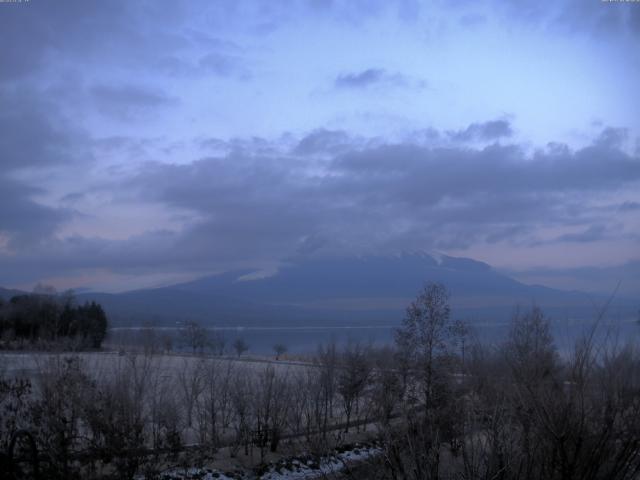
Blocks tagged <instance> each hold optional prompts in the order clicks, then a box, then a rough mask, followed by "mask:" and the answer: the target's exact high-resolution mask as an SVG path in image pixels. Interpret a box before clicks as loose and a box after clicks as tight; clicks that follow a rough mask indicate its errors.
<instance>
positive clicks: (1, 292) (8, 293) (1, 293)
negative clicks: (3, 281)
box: [0, 287, 25, 301]
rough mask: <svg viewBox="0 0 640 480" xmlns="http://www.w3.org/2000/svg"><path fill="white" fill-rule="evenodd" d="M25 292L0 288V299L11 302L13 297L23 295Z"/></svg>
mask: <svg viewBox="0 0 640 480" xmlns="http://www.w3.org/2000/svg"><path fill="white" fill-rule="evenodd" d="M24 293H25V292H22V291H20V290H15V289H8V288H2V287H0V298H1V299H2V300H5V301H6V300H9V299H10V298H11V297H15V296H16V295H22V294H24Z"/></svg>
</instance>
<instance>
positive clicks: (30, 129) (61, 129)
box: [0, 88, 83, 175]
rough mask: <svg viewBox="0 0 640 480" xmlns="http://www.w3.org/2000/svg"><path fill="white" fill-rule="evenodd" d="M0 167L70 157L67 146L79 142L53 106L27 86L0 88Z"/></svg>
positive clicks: (48, 162) (77, 134)
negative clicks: (25, 87)
mask: <svg viewBox="0 0 640 480" xmlns="http://www.w3.org/2000/svg"><path fill="white" fill-rule="evenodd" d="M0 132H2V134H1V135H0V166H2V168H3V170H4V172H0V175H2V173H6V171H7V170H10V169H15V168H22V167H33V166H38V167H42V166H51V165H55V164H60V163H64V162H68V161H70V160H71V154H70V147H71V146H72V144H74V143H76V144H77V143H82V141H83V135H82V134H81V133H80V132H78V131H74V130H73V128H72V127H71V126H70V125H69V124H68V122H67V121H66V120H65V118H64V117H62V116H61V115H60V114H59V111H58V109H57V108H56V105H55V104H53V103H51V102H50V101H48V100H47V99H46V98H45V97H44V96H42V95H40V94H39V93H38V92H33V91H32V90H28V89H21V88H15V89H14V88H7V89H4V90H0Z"/></svg>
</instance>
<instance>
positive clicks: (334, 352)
mask: <svg viewBox="0 0 640 480" xmlns="http://www.w3.org/2000/svg"><path fill="white" fill-rule="evenodd" d="M468 332H469V330H468V328H462V326H461V325H460V324H457V323H456V322H453V321H452V319H451V318H450V312H449V308H448V294H447V292H446V290H445V289H444V288H443V287H441V286H438V285H432V286H428V287H427V288H426V289H425V290H424V291H423V292H422V293H421V295H420V296H419V297H418V298H417V299H416V301H415V302H414V303H413V304H412V305H411V306H410V308H409V309H408V311H407V318H406V319H405V322H404V323H403V326H402V328H401V329H400V330H399V332H398V339H397V343H396V346H395V348H385V349H379V350H375V349H373V348H371V347H370V346H366V345H359V344H356V343H350V344H348V345H347V346H346V347H345V348H343V349H338V348H337V347H336V346H335V345H328V346H325V347H323V348H320V349H319V350H318V352H317V354H316V355H315V357H314V358H313V359H312V360H313V361H312V363H311V364H310V365H308V366H306V367H285V366H283V365H279V366H274V365H271V364H267V365H256V364H247V363H244V362H237V361H232V360H220V359H211V358H209V359H207V358H204V357H203V358H193V357H192V358H178V357H168V356H158V355H141V356H135V355H123V356H98V355H86V356H78V355H75V356H53V357H51V358H50V359H49V360H48V361H46V362H41V363H40V365H39V368H38V372H37V374H35V375H34V376H32V377H30V378H31V379H30V380H18V379H9V378H8V376H7V377H6V378H5V379H4V380H2V381H0V443H1V444H2V445H0V447H4V446H6V444H7V442H8V439H9V438H10V436H11V434H12V433H14V432H15V431H17V430H18V429H28V430H29V431H31V432H32V433H33V434H34V435H35V437H36V440H37V444H38V447H39V449H40V452H41V454H42V458H43V471H44V472H46V477H44V478H52V479H55V478H105V477H111V478H123V479H126V478H133V477H134V476H135V475H136V474H145V475H147V476H148V478H153V475H156V474H157V473H158V471H159V470H162V468H164V467H166V466H167V465H176V464H177V463H180V462H181V460H180V458H181V457H180V452H183V451H184V450H185V447H184V444H190V445H195V447H190V451H191V452H194V451H197V453H198V455H199V457H196V458H195V460H194V458H193V457H192V459H191V462H192V463H191V464H190V465H191V466H197V465H196V464H194V463H193V462H196V463H197V462H198V461H202V462H203V461H205V459H206V458H211V456H213V455H221V453H219V448H220V447H223V446H224V447H228V450H225V455H230V456H232V457H233V456H237V455H241V454H242V453H244V454H248V455H251V456H252V455H255V458H254V460H255V462H256V463H259V462H264V461H265V459H266V454H267V453H268V452H269V451H279V449H281V448H282V444H283V443H284V442H285V441H286V442H291V441H292V439H295V440H294V441H295V443H294V444H293V447H292V448H296V449H297V451H299V452H300V453H302V451H306V452H309V453H311V454H313V455H316V456H317V455H321V454H323V453H326V452H327V451H329V450H331V449H332V448H334V447H336V446H338V445H340V444H341V443H348V442H350V441H353V438H354V437H353V435H354V434H355V435H358V434H362V430H365V429H366V430H367V432H368V433H369V435H371V436H373V437H375V439H376V440H377V445H379V446H380V450H379V451H380V453H379V455H377V456H376V457H375V458H374V459H372V460H371V461H368V462H367V463H362V464H360V465H358V466H357V467H354V468H350V469H349V470H348V472H347V473H348V474H349V475H350V476H351V477H352V478H367V479H394V480H395V479H398V480H399V479H412V480H422V479H451V478H457V479H461V480H463V479H468V480H475V479H478V480H479V479H501V480H511V479H514V480H515V479H525V480H527V479H531V480H534V479H551V480H555V479H557V480H560V479H562V480H564V479H576V480H577V479H592V480H600V479H602V480H605V479H606V480H627V479H629V480H631V479H633V478H637V475H638V471H639V470H640V354H639V352H638V350H637V349H636V348H634V347H632V346H624V347H620V346H617V345H615V344H607V343H605V344H599V345H596V344H595V342H594V341H593V338H594V335H593V332H586V335H585V337H584V338H583V339H580V340H579V341H578V342H577V343H576V346H575V348H574V350H573V352H571V354H569V355H565V356H564V357H561V356H560V355H559V354H558V351H557V349H556V347H555V345H554V342H553V338H552V336H551V335H550V332H549V322H548V320H547V319H546V318H545V316H544V315H543V313H542V311H540V310H539V309H537V308H532V309H531V310H529V311H525V312H519V313H517V314H516V315H514V318H513V321H512V325H511V330H510V333H509V335H508V337H507V338H506V339H505V341H504V342H503V343H502V344H500V345H492V346H487V345H482V344H480V343H477V342H474V341H473V340H472V339H471V338H469V333H468ZM97 357H100V358H101V359H102V360H103V362H102V363H99V364H94V365H89V364H87V363H84V362H83V361H82V360H81V358H85V359H86V360H85V362H87V361H89V360H90V359H91V358H93V359H94V361H95V359H96V358H97ZM105 362H106V363H105ZM0 378H1V377H0ZM373 427H375V428H373Z"/></svg>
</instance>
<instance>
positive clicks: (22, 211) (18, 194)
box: [0, 176, 72, 259]
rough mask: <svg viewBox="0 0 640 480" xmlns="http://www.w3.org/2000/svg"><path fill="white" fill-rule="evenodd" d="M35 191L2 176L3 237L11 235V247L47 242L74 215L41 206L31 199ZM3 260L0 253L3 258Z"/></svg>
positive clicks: (0, 212) (0, 228) (0, 216)
mask: <svg viewBox="0 0 640 480" xmlns="http://www.w3.org/2000/svg"><path fill="white" fill-rule="evenodd" d="M35 193H38V191H37V190H36V189H34V188H30V187H29V186H27V185H25V184H23V183H20V182H17V181H12V180H10V179H7V178H3V177H2V176H0V220H1V223H0V234H4V235H7V236H8V246H9V247H10V248H12V249H13V248H16V249H25V248H32V247H33V246H34V244H37V243H40V242H43V243H46V242H47V241H48V240H49V238H50V235H51V234H52V233H53V232H54V231H55V230H56V228H57V227H58V226H59V225H60V224H61V223H62V222H64V221H66V220H68V219H69V218H70V217H71V215H72V212H71V211H69V210H64V209H59V208H52V207H48V206H44V205H41V204H39V203H37V202H35V201H33V200H32V195H33V194H35ZM1 258H2V256H1V254H0V259H1Z"/></svg>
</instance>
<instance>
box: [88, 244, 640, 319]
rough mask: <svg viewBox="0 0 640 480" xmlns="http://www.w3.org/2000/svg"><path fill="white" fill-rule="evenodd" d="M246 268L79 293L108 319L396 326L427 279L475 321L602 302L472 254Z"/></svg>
mask: <svg viewBox="0 0 640 480" xmlns="http://www.w3.org/2000/svg"><path fill="white" fill-rule="evenodd" d="M249 273H251V272H247V271H239V272H229V273H225V274H222V275H215V276H209V277H204V278H201V279H198V280H195V281H192V282H188V283H182V284H178V285H173V286H170V287H165V288H159V289H147V290H138V291H132V292H127V293H123V294H96V293H94V294H81V295H78V298H79V300H81V301H83V300H85V299H87V300H88V299H91V300H96V301H98V302H100V303H101V304H103V305H104V306H105V308H106V309H107V312H108V313H109V315H110V316H111V318H112V320H113V321H114V323H116V324H133V325H141V324H143V323H145V322H153V323H156V324H165V325H175V323H176V322H179V321H184V320H188V319H192V320H198V321H200V322H203V323H206V324H214V325H224V326H238V325H241V326H256V325H259V326H274V325H276V326H283V325H345V324H347V325H352V324H353V325H355V324H364V323H366V324H395V323H397V322H398V321H399V320H400V319H401V318H402V315H403V312H404V309H405V308H406V306H407V304H408V303H409V302H410V301H411V300H412V299H413V298H415V295H416V294H417V292H418V291H419V289H420V288H421V286H422V285H424V283H425V282H429V281H438V282H442V283H444V284H445V285H446V286H447V288H448V289H449V290H450V292H451V295H452V296H451V303H452V306H453V311H454V315H457V316H462V317H466V318H472V319H476V320H481V321H504V320H506V319H507V318H508V317H509V316H510V315H511V314H512V312H513V309H514V307H515V306H516V305H521V306H529V305H531V304H532V303H536V304H538V305H540V306H542V307H543V308H544V309H545V310H546V311H547V312H548V313H550V314H552V315H554V316H556V317H563V318H574V317H580V318H587V317H593V315H594V314H595V309H594V302H595V303H596V304H597V303H603V302H604V299H602V298H598V297H594V296H593V295H591V296H589V295H586V294H582V293H579V292H565V291H560V290H554V289H551V288H547V287H541V286H531V285H525V284H523V283H520V282H518V281H516V280H514V279H512V278H510V277H508V276H506V275H503V274H501V273H499V272H497V271H496V270H494V269H492V268H491V267H490V266H489V265H487V264H485V263H482V262H478V261H475V260H471V259H467V258H455V257H448V256H432V255H427V254H405V255H400V256H393V257H391V256H388V257H349V258H339V259H330V260H327V259H322V260H320V259H306V260H300V261H296V262H291V263H289V264H288V265H286V266H284V267H283V268H281V269H280V270H279V271H278V272H277V273H276V274H275V275H272V276H269V277H265V278H259V279H253V280H246V279H244V278H247V274H249ZM631 304H632V302H625V301H624V300H620V301H619V302H617V305H616V306H615V307H612V308H617V309H618V310H617V312H618V313H620V312H622V313H621V314H622V315H627V314H628V313H629V312H630V311H631V310H630V309H631V308H632V307H631ZM636 308H637V307H636ZM620 309H622V310H620Z"/></svg>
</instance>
